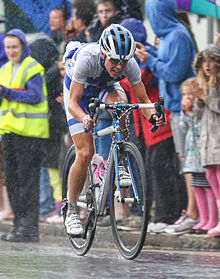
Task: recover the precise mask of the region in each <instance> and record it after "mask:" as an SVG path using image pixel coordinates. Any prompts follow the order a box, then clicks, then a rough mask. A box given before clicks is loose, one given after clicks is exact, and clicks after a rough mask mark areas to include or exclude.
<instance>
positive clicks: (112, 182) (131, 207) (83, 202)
mask: <svg viewBox="0 0 220 279" xmlns="http://www.w3.org/2000/svg"><path fill="white" fill-rule="evenodd" d="M89 107H90V111H91V117H93V119H94V120H95V121H96V120H97V117H98V113H99V111H100V110H103V109H104V110H111V111H112V125H111V126H110V127H107V128H105V129H102V130H99V131H96V132H94V131H92V134H93V137H94V140H95V139H96V138H97V137H101V136H104V135H107V134H112V143H111V147H110V152H109V156H108V159H107V163H106V165H105V170H104V176H103V180H102V181H101V183H94V179H93V169H92V165H91V164H90V165H89V167H88V175H87V180H86V182H85V185H84V188H83V191H82V192H81V194H80V196H79V197H78V201H77V207H78V210H79V212H78V213H79V215H80V220H81V223H82V224H83V227H84V233H83V234H82V235H80V236H74V235H69V234H67V236H68V239H69V241H70V243H71V246H72V248H73V250H74V252H75V253H76V254H77V255H81V256H82V255H85V254H86V253H87V252H88V251H89V249H90V248H91V245H92V243H93V239H94V236H95V231H96V226H97V222H98V221H99V220H101V219H102V217H103V216H106V214H109V215H110V222H111V228H112V233H113V237H114V241H115V243H116V246H117V248H118V250H119V251H120V253H121V255H122V256H123V257H125V258H126V259H134V258H136V257H137V256H138V254H139V253H140V252H141V249H142V247H143V245H144V243H145V237H146V232H147V226H148V216H149V198H148V195H147V193H148V189H147V187H148V186H147V179H146V168H145V165H144V161H143V158H142V155H141V154H140V151H139V150H138V148H137V146H136V145H135V144H134V143H131V142H127V141H126V140H125V136H123V135H124V134H126V133H124V132H125V130H127V131H128V130H129V114H130V113H131V112H132V110H134V109H144V108H149V109H152V108H156V111H157V115H158V116H160V115H161V114H163V118H164V122H165V121H166V119H165V113H164V109H163V98H159V99H158V102H157V103H152V104H124V103H115V104H100V101H99V99H97V98H95V99H92V100H91V101H90V105H89ZM122 119H125V121H124V123H125V126H123V125H122ZM122 127H123V128H122ZM157 128H158V127H157V126H156V124H155V125H154V126H153V127H152V131H155V130H156V129H157ZM75 156H76V153H75V147H74V145H72V146H71V148H70V149H69V151H68V153H67V156H66V161H65V165H64V171H63V181H62V192H63V202H62V215H63V218H64V224H65V219H66V212H67V206H68V200H67V191H68V189H67V183H68V176H69V171H70V168H71V165H72V164H73V162H74V160H75ZM121 168H123V170H124V172H126V173H127V175H128V177H129V181H128V183H127V185H121V180H120V169H121ZM118 210H122V212H123V218H122V219H120V220H118V218H117V211H118ZM64 227H65V225H64ZM131 231H132V238H129V237H128V235H129V234H130V233H131Z"/></svg>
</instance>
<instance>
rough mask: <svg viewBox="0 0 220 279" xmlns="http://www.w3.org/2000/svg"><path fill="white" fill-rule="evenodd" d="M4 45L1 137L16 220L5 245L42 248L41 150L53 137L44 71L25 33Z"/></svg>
mask: <svg viewBox="0 0 220 279" xmlns="http://www.w3.org/2000/svg"><path fill="white" fill-rule="evenodd" d="M4 45H5V50H6V55H7V57H8V59H9V62H8V63H6V64H5V65H4V66H3V67H2V68H1V70H0V84H1V85H0V94H1V96H2V103H1V106H0V111H1V118H0V131H1V134H2V135H3V145H2V148H3V155H4V160H5V177H6V185H7V189H8V195H9V199H10V203H11V206H12V209H13V212H14V214H15V218H14V222H13V226H12V228H11V230H10V231H9V232H8V233H6V234H3V235H2V236H1V239H3V240H5V241H12V242H38V241H39V228H38V211H39V209H38V205H39V176H40V162H41V154H40V144H41V143H42V139H43V138H48V137H49V124H48V102H47V90H46V85H45V81H44V69H43V67H42V66H41V65H40V64H39V63H38V62H37V61H36V60H35V59H33V58H32V57H31V56H30V49H29V47H28V45H27V41H26V38H25V35H24V33H23V32H22V31H21V30H20V29H12V30H10V31H9V32H8V33H7V34H6V37H5V39H4ZM30 65H31V67H30ZM12 73H13V76H12ZM11 111H13V114H12V113H11ZM2 112H4V113H2ZM21 115H23V117H20V116H21Z"/></svg>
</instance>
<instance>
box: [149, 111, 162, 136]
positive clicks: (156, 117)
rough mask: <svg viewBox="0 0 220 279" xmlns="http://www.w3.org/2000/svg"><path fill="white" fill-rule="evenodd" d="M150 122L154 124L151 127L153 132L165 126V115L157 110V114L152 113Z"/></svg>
mask: <svg viewBox="0 0 220 279" xmlns="http://www.w3.org/2000/svg"><path fill="white" fill-rule="evenodd" d="M149 122H150V123H151V124H152V125H153V127H152V128H151V132H156V130H157V129H158V127H161V126H164V125H165V124H164V120H163V115H162V114H161V113H160V112H156V113H155V114H151V117H150V119H149Z"/></svg>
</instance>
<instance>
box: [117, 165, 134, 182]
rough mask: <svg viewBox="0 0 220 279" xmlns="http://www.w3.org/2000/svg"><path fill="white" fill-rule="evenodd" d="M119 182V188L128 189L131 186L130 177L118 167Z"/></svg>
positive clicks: (121, 167)
mask: <svg viewBox="0 0 220 279" xmlns="http://www.w3.org/2000/svg"><path fill="white" fill-rule="evenodd" d="M118 169H119V181H120V186H121V187H128V186H130V185H131V184H132V180H131V176H130V174H129V173H127V171H126V170H125V168H124V167H123V166H119V167H118Z"/></svg>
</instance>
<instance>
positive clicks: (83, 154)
mask: <svg viewBox="0 0 220 279" xmlns="http://www.w3.org/2000/svg"><path fill="white" fill-rule="evenodd" d="M93 154H94V149H93V148H86V147H85V148H82V149H80V150H78V152H77V154H76V155H77V159H78V160H79V161H80V162H81V164H82V165H83V166H86V167H88V165H89V164H90V162H91V160H92V157H93Z"/></svg>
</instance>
